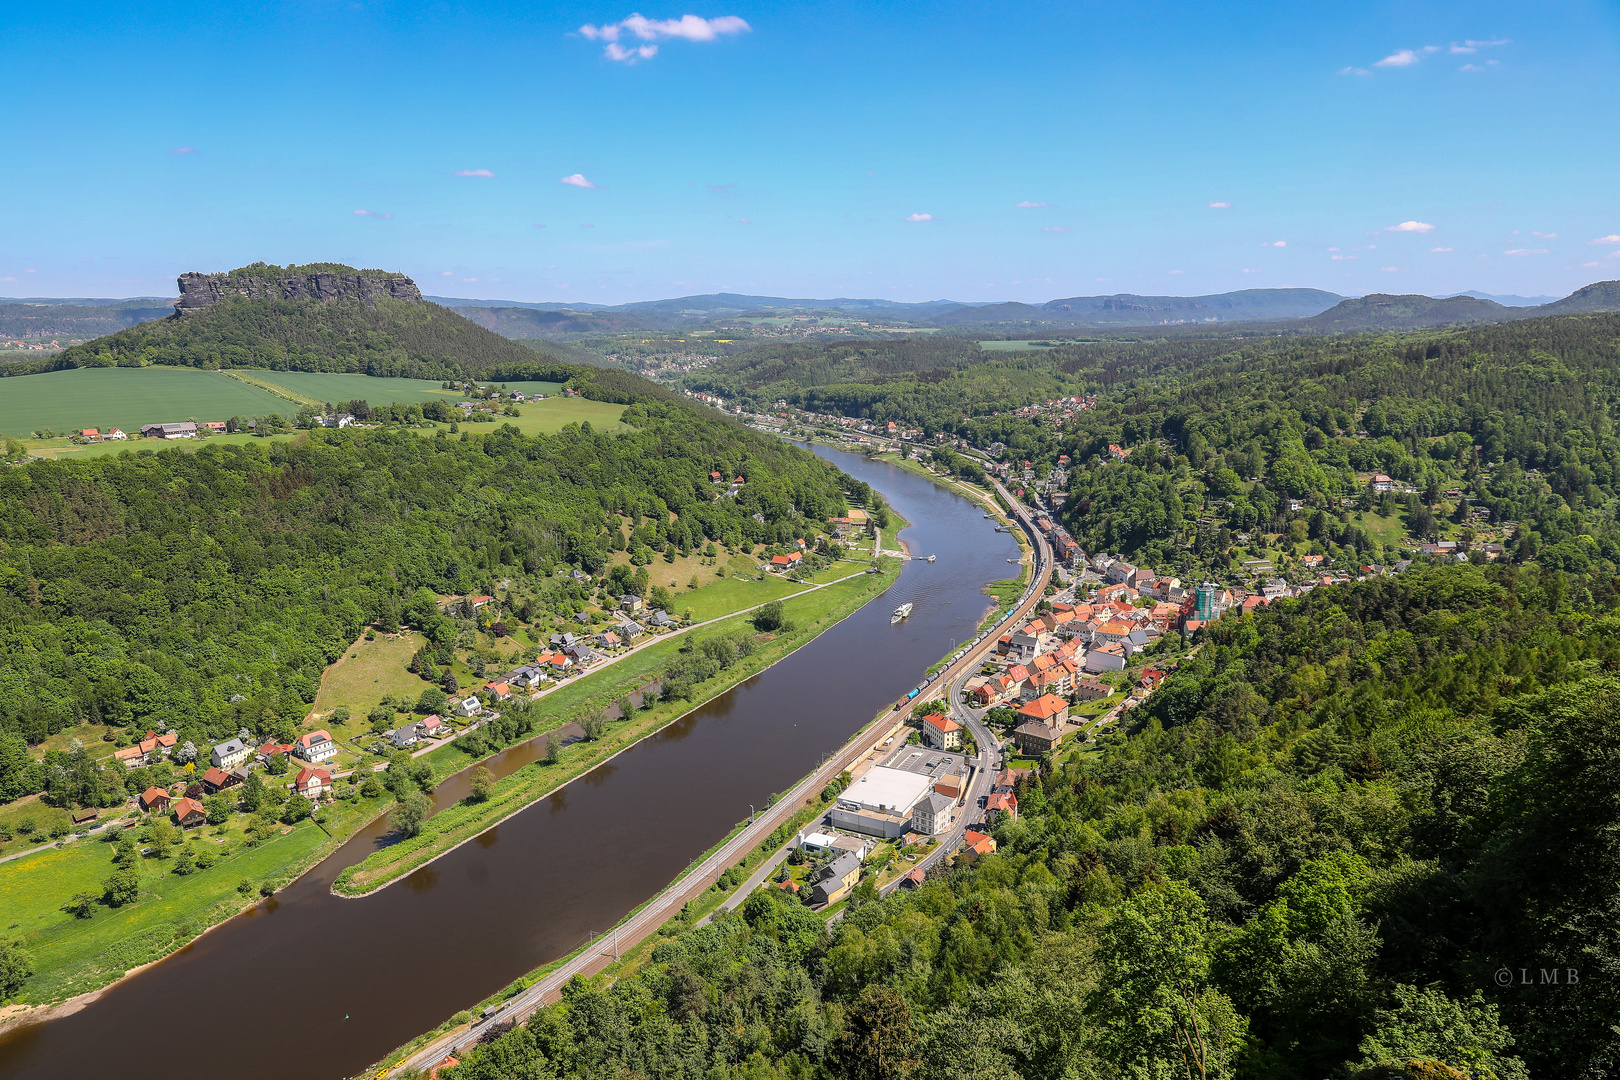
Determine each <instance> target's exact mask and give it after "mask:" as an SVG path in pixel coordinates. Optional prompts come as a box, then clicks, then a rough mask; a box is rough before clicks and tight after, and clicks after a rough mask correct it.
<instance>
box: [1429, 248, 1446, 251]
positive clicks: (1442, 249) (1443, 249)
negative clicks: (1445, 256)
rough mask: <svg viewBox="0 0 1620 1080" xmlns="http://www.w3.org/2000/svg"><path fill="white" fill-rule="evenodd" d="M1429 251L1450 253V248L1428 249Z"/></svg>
mask: <svg viewBox="0 0 1620 1080" xmlns="http://www.w3.org/2000/svg"><path fill="white" fill-rule="evenodd" d="M1429 250H1430V251H1450V250H1451V249H1450V248H1430V249H1429Z"/></svg>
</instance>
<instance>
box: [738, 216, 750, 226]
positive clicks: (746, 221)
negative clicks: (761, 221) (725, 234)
mask: <svg viewBox="0 0 1620 1080" xmlns="http://www.w3.org/2000/svg"><path fill="white" fill-rule="evenodd" d="M737 220H738V221H739V222H741V223H742V224H744V225H752V224H753V222H752V221H749V220H748V219H747V218H745V217H740V218H738V219H737Z"/></svg>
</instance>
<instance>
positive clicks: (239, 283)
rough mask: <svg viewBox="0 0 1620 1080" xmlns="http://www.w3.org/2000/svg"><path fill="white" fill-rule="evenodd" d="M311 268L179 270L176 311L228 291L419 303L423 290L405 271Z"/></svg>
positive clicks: (198, 306)
mask: <svg viewBox="0 0 1620 1080" xmlns="http://www.w3.org/2000/svg"><path fill="white" fill-rule="evenodd" d="M345 270H347V272H341V271H324V270H321V271H315V272H311V273H302V272H299V271H297V270H280V269H278V268H276V267H270V266H265V265H264V264H263V263H255V264H253V265H252V266H250V267H246V268H245V269H242V270H232V271H230V272H229V273H224V274H198V273H190V274H181V275H180V277H179V279H178V280H179V282H180V302H179V303H177V304H176V305H175V313H176V314H177V315H180V316H184V315H188V314H191V313H193V312H197V311H202V310H204V309H205V308H208V307H209V306H211V305H213V304H217V303H219V302H220V301H221V300H224V299H226V298H227V297H232V296H245V297H248V298H250V299H255V300H359V301H360V302H361V303H364V304H370V303H371V302H372V301H373V300H375V299H376V298H377V297H379V296H387V297H391V298H393V299H395V300H408V301H411V302H413V303H418V304H420V303H421V302H422V290H420V289H418V288H417V287H416V282H414V281H412V280H411V279H410V278H408V277H406V276H405V275H404V274H389V273H385V272H383V271H375V270H348V269H347V268H345Z"/></svg>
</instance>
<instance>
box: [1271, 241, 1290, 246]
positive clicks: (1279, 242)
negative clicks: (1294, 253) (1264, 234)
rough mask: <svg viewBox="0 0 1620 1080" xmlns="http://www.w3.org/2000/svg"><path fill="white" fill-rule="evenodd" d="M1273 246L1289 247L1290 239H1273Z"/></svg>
mask: <svg viewBox="0 0 1620 1080" xmlns="http://www.w3.org/2000/svg"><path fill="white" fill-rule="evenodd" d="M1271 246H1272V247H1287V246H1288V241H1286V240H1273V241H1272V242H1271Z"/></svg>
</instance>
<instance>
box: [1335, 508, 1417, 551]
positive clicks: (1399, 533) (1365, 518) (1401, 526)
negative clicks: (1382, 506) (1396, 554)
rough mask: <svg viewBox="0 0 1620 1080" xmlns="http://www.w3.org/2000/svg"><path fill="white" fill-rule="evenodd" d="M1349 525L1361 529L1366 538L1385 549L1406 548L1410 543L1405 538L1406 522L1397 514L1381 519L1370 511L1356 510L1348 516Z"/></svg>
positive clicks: (1380, 516) (1381, 517)
mask: <svg viewBox="0 0 1620 1080" xmlns="http://www.w3.org/2000/svg"><path fill="white" fill-rule="evenodd" d="M1350 524H1352V525H1354V526H1356V527H1358V528H1360V529H1363V530H1364V531H1365V532H1366V533H1367V535H1368V536H1370V537H1372V538H1373V539H1375V540H1377V541H1378V542H1379V543H1381V544H1383V545H1384V546H1385V547H1387V548H1398V547H1406V546H1407V545H1409V544H1411V543H1412V541H1410V540H1408V539H1407V537H1406V522H1405V521H1403V520H1402V519H1401V516H1400V515H1399V514H1395V515H1393V516H1391V517H1383V516H1382V515H1379V514H1374V513H1371V512H1370V511H1368V512H1363V511H1360V510H1357V511H1356V512H1355V513H1352V514H1351V515H1350Z"/></svg>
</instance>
